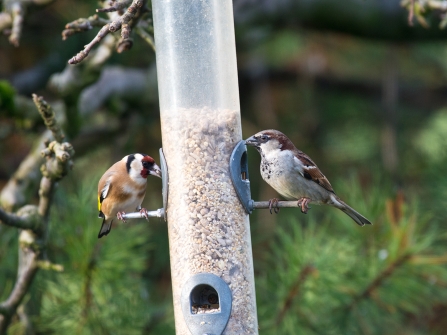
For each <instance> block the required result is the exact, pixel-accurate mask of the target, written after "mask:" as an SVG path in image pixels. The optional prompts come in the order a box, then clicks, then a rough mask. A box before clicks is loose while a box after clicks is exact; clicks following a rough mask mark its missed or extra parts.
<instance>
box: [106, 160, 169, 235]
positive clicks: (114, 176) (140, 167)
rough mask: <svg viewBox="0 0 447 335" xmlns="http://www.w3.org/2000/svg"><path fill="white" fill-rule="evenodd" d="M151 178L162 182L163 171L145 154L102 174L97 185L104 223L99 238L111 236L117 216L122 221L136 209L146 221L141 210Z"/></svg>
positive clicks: (118, 164)
mask: <svg viewBox="0 0 447 335" xmlns="http://www.w3.org/2000/svg"><path fill="white" fill-rule="evenodd" d="M149 175H153V176H157V177H159V178H161V170H160V168H159V167H158V165H157V164H155V161H154V159H153V158H152V157H151V156H148V155H145V154H132V155H127V156H125V157H124V158H123V159H121V160H120V161H118V162H116V163H115V164H113V165H112V166H111V167H110V168H109V169H108V170H107V171H106V172H105V173H104V174H103V176H102V177H101V179H100V180H99V183H98V210H99V217H100V218H102V219H103V220H102V226H101V230H100V231H99V234H98V238H101V237H102V236H104V235H107V234H108V233H109V232H110V229H112V222H113V219H114V218H115V216H116V217H117V218H118V219H119V220H123V215H124V214H125V213H126V212H133V211H134V210H135V209H136V210H139V211H140V212H141V213H142V214H143V215H145V216H146V218H147V210H146V209H144V208H141V203H142V202H143V199H144V195H145V194H146V184H147V179H146V178H147V177H148V176H149ZM123 221H124V220H123Z"/></svg>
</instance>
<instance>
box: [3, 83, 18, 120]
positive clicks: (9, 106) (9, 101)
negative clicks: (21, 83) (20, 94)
mask: <svg viewBox="0 0 447 335" xmlns="http://www.w3.org/2000/svg"><path fill="white" fill-rule="evenodd" d="M15 94H16V92H15V90H14V88H13V87H12V86H11V84H10V83H9V82H8V81H6V80H0V111H6V112H7V113H8V115H9V116H12V115H13V112H14V109H15V106H14V96H15Z"/></svg>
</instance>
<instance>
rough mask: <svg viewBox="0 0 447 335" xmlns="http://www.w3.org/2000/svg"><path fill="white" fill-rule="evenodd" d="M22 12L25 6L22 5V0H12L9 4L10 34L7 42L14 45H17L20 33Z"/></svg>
mask: <svg viewBox="0 0 447 335" xmlns="http://www.w3.org/2000/svg"><path fill="white" fill-rule="evenodd" d="M24 12H25V8H24V7H23V4H22V2H20V1H14V2H13V4H12V5H11V15H12V29H11V35H10V36H9V42H11V44H12V45H14V46H16V47H18V46H19V40H20V36H21V35H22V25H23V16H24V14H25V13H24Z"/></svg>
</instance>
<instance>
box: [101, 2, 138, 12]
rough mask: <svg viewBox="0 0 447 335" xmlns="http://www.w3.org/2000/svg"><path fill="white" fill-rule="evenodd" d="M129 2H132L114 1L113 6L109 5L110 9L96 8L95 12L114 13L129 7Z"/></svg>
mask: <svg viewBox="0 0 447 335" xmlns="http://www.w3.org/2000/svg"><path fill="white" fill-rule="evenodd" d="M131 2H132V0H122V1H116V2H115V4H114V5H111V6H110V7H106V8H98V9H97V10H96V11H97V12H102V13H110V12H116V11H119V10H122V9H124V8H126V7H127V6H129V5H130V3H131Z"/></svg>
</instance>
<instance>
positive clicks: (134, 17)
mask: <svg viewBox="0 0 447 335" xmlns="http://www.w3.org/2000/svg"><path fill="white" fill-rule="evenodd" d="M145 2H146V0H132V1H130V0H124V1H120V2H117V3H115V5H113V6H111V7H105V8H103V9H97V10H96V11H97V12H107V13H112V12H116V11H120V10H121V9H124V8H125V7H126V6H128V5H129V4H130V6H129V7H128V8H127V10H126V12H125V13H124V14H122V15H118V13H114V14H115V15H114V19H111V20H110V21H106V22H107V23H106V24H104V25H103V27H102V28H101V29H100V30H99V32H98V34H97V35H96V36H95V38H94V39H93V40H92V41H91V42H90V43H89V44H87V45H86V46H85V47H84V50H82V51H80V52H79V53H78V54H76V55H75V56H74V57H72V58H71V59H70V60H69V61H68V63H69V64H78V63H80V62H82V61H83V60H84V59H85V58H86V57H87V56H88V54H89V53H90V51H91V50H92V48H93V47H94V46H95V45H96V44H98V43H100V42H101V41H102V40H103V39H104V38H105V37H106V36H107V35H108V34H109V33H110V32H111V33H113V32H116V31H118V30H119V29H121V38H120V39H119V41H118V44H117V46H116V50H117V52H118V53H121V52H123V51H126V50H129V49H130V48H131V47H132V44H133V42H132V39H131V38H130V33H131V31H132V27H133V26H135V25H136V24H137V22H138V20H139V19H140V17H141V14H142V13H143V12H144V11H145V10H146V9H145V8H144V4H145ZM104 6H105V5H104ZM108 15H109V16H110V17H112V16H111V14H108ZM94 18H95V16H92V17H90V18H88V19H79V20H76V21H74V22H72V23H71V24H68V25H67V26H66V28H68V29H69V30H68V31H67V29H66V30H64V32H63V33H62V36H63V38H64V39H65V38H66V37H67V36H70V35H72V34H74V33H75V32H78V31H82V30H89V29H91V27H92V22H95V23H98V22H99V21H98V20H96V19H94ZM96 18H97V17H96ZM95 20H96V21H95ZM69 25H71V26H69ZM70 29H71V30H70Z"/></svg>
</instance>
